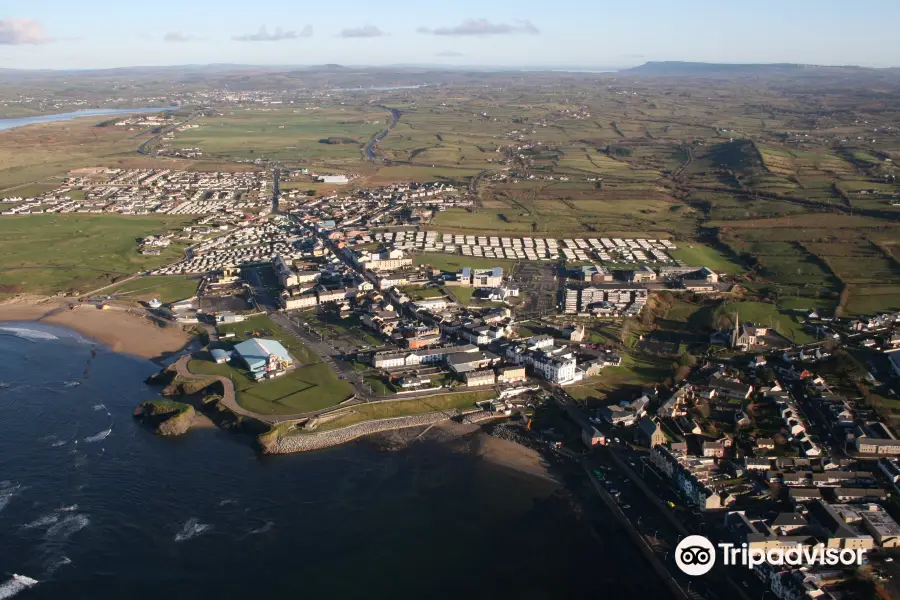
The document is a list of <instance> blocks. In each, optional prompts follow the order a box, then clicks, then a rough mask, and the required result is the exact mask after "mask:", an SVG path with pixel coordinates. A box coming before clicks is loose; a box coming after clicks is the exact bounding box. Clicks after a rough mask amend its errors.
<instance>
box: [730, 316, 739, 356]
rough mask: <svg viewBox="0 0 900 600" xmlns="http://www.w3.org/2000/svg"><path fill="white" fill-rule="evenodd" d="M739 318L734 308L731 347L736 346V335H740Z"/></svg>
mask: <svg viewBox="0 0 900 600" xmlns="http://www.w3.org/2000/svg"><path fill="white" fill-rule="evenodd" d="M740 328H741V318H740V315H739V314H738V311H737V309H735V310H734V331H733V332H732V333H731V347H732V348H737V345H738V336H739V335H740Z"/></svg>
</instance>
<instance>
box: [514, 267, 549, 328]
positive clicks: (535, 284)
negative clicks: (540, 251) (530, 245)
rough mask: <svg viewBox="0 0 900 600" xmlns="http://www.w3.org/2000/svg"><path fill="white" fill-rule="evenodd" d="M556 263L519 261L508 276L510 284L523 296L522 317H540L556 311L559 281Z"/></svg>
mask: <svg viewBox="0 0 900 600" xmlns="http://www.w3.org/2000/svg"><path fill="white" fill-rule="evenodd" d="M556 270H557V267H556V264H554V263H537V262H520V263H517V264H516V266H515V267H513V270H512V273H511V274H510V276H509V283H510V285H514V286H518V287H519V289H520V293H521V294H522V295H523V296H525V306H524V309H523V311H522V316H524V317H540V316H543V315H546V314H550V313H554V312H556V297H557V293H558V290H559V281H558V279H557V277H556Z"/></svg>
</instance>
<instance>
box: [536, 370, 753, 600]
mask: <svg viewBox="0 0 900 600" xmlns="http://www.w3.org/2000/svg"><path fill="white" fill-rule="evenodd" d="M545 388H546V389H548V390H550V392H551V394H552V396H553V398H554V400H555V401H556V403H557V404H558V405H559V406H560V407H561V408H563V409H564V410H565V411H566V413H567V414H568V415H569V417H570V418H571V419H572V420H573V421H575V422H576V423H577V424H579V426H580V427H582V428H589V427H591V426H593V424H592V423H591V422H590V420H589V419H588V415H587V413H586V412H585V411H584V409H582V408H581V406H580V405H579V404H578V403H577V402H576V401H575V400H574V399H572V398H571V396H569V395H568V394H566V393H565V392H564V391H563V390H562V389H561V388H558V387H556V386H550V385H545ZM606 434H607V440H608V446H607V448H598V449H594V450H592V451H591V452H590V453H589V454H587V455H585V456H584V457H583V458H582V461H583V463H584V465H585V466H586V468H587V470H588V471H590V472H592V473H593V472H594V471H599V472H600V473H602V474H603V475H604V484H603V485H604V486H605V487H606V489H607V491H608V492H610V493H613V492H614V493H615V497H616V499H617V501H618V504H619V506H620V507H622V510H623V512H624V513H625V516H626V517H627V518H628V520H629V522H630V523H631V524H632V526H634V527H635V528H636V529H637V530H638V531H639V532H640V533H641V535H643V536H644V537H645V539H646V540H647V543H648V544H649V545H650V546H651V547H652V548H653V549H654V553H655V554H657V556H658V558H659V559H660V560H662V561H663V563H664V564H665V566H666V568H667V570H668V571H669V573H670V574H671V575H672V577H674V578H675V580H676V581H678V583H679V585H680V586H681V587H682V589H683V590H684V591H685V593H686V594H687V595H688V596H691V597H696V595H695V594H700V597H703V598H711V599H715V598H728V597H729V596H734V595H737V596H738V597H741V598H742V599H743V600H749V598H750V596H754V597H760V595H761V594H763V593H765V591H766V588H765V586H763V585H762V583H761V582H760V581H759V580H757V579H756V578H755V577H754V576H753V575H752V574H751V572H750V571H749V570H747V569H744V568H738V567H732V568H725V567H723V566H722V565H717V566H716V567H715V568H714V569H713V571H712V572H710V573H709V574H707V575H705V576H703V577H689V576H687V575H685V574H684V573H682V572H681V570H680V569H679V568H678V566H677V565H676V564H675V557H674V549H675V547H676V546H677V545H678V542H679V541H680V540H681V539H683V538H684V537H686V536H687V535H692V534H697V535H705V536H707V537H709V538H710V540H711V541H712V542H713V543H716V542H717V541H719V540H718V538H719V531H718V528H717V527H716V526H715V524H714V523H713V522H711V521H709V520H708V517H707V516H706V515H704V514H703V513H702V512H701V511H700V510H699V509H696V508H691V507H689V506H688V505H686V503H685V501H684V499H683V498H682V497H681V495H680V494H679V493H678V491H677V490H676V489H674V488H673V487H672V486H671V485H670V484H669V482H668V481H667V480H664V479H662V478H661V477H659V476H658V475H656V474H655V473H652V472H651V471H652V470H650V469H649V467H646V466H645V465H644V462H643V459H644V458H645V457H646V452H640V451H637V450H635V449H634V448H632V447H631V446H629V445H628V444H627V443H623V442H617V441H616V439H617V437H616V434H615V430H614V429H612V430H609V431H606ZM669 502H671V503H672V505H674V506H675V507H676V508H675V509H673V508H672V507H671V506H670V505H669V504H668V503H669ZM625 507H627V508H625ZM720 517H721V513H716V514H715V518H720ZM748 594H749V595H748Z"/></svg>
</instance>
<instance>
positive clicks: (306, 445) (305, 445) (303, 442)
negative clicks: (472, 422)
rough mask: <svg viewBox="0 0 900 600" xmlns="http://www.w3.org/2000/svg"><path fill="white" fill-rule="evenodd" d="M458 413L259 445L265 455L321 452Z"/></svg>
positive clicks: (370, 424)
mask: <svg viewBox="0 0 900 600" xmlns="http://www.w3.org/2000/svg"><path fill="white" fill-rule="evenodd" d="M459 414H460V413H459V411H457V410H456V409H451V410H445V411H439V412H431V413H424V414H420V415H410V416H408V417H394V418H391V419H379V420H376V421H364V422H362V423H356V424H354V425H348V426H347V427H341V428H340V429H334V430H331V431H323V432H319V433H298V434H296V435H286V436H278V437H277V439H275V441H274V443H271V442H268V443H267V442H266V438H265V436H260V444H261V445H262V447H263V452H264V453H266V454H292V453H294V452H309V451H312V450H321V449H323V448H329V447H331V446H337V445H340V444H346V443H347V442H351V441H353V440H355V439H357V438H360V437H363V436H365V435H371V434H373V433H381V432H384V431H393V430H395V429H406V428H408V427H420V426H428V425H434V424H435V423H440V422H441V421H448V420H450V419H451V418H454V417H458V416H459Z"/></svg>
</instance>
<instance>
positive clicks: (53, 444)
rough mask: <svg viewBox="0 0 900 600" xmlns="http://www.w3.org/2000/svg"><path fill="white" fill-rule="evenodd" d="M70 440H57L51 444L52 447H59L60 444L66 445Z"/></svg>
mask: <svg viewBox="0 0 900 600" xmlns="http://www.w3.org/2000/svg"><path fill="white" fill-rule="evenodd" d="M68 443H69V442H68V441H67V440H56V441H55V442H53V443H52V444H50V447H51V448H59V447H60V446H65V445H66V444H68Z"/></svg>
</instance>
